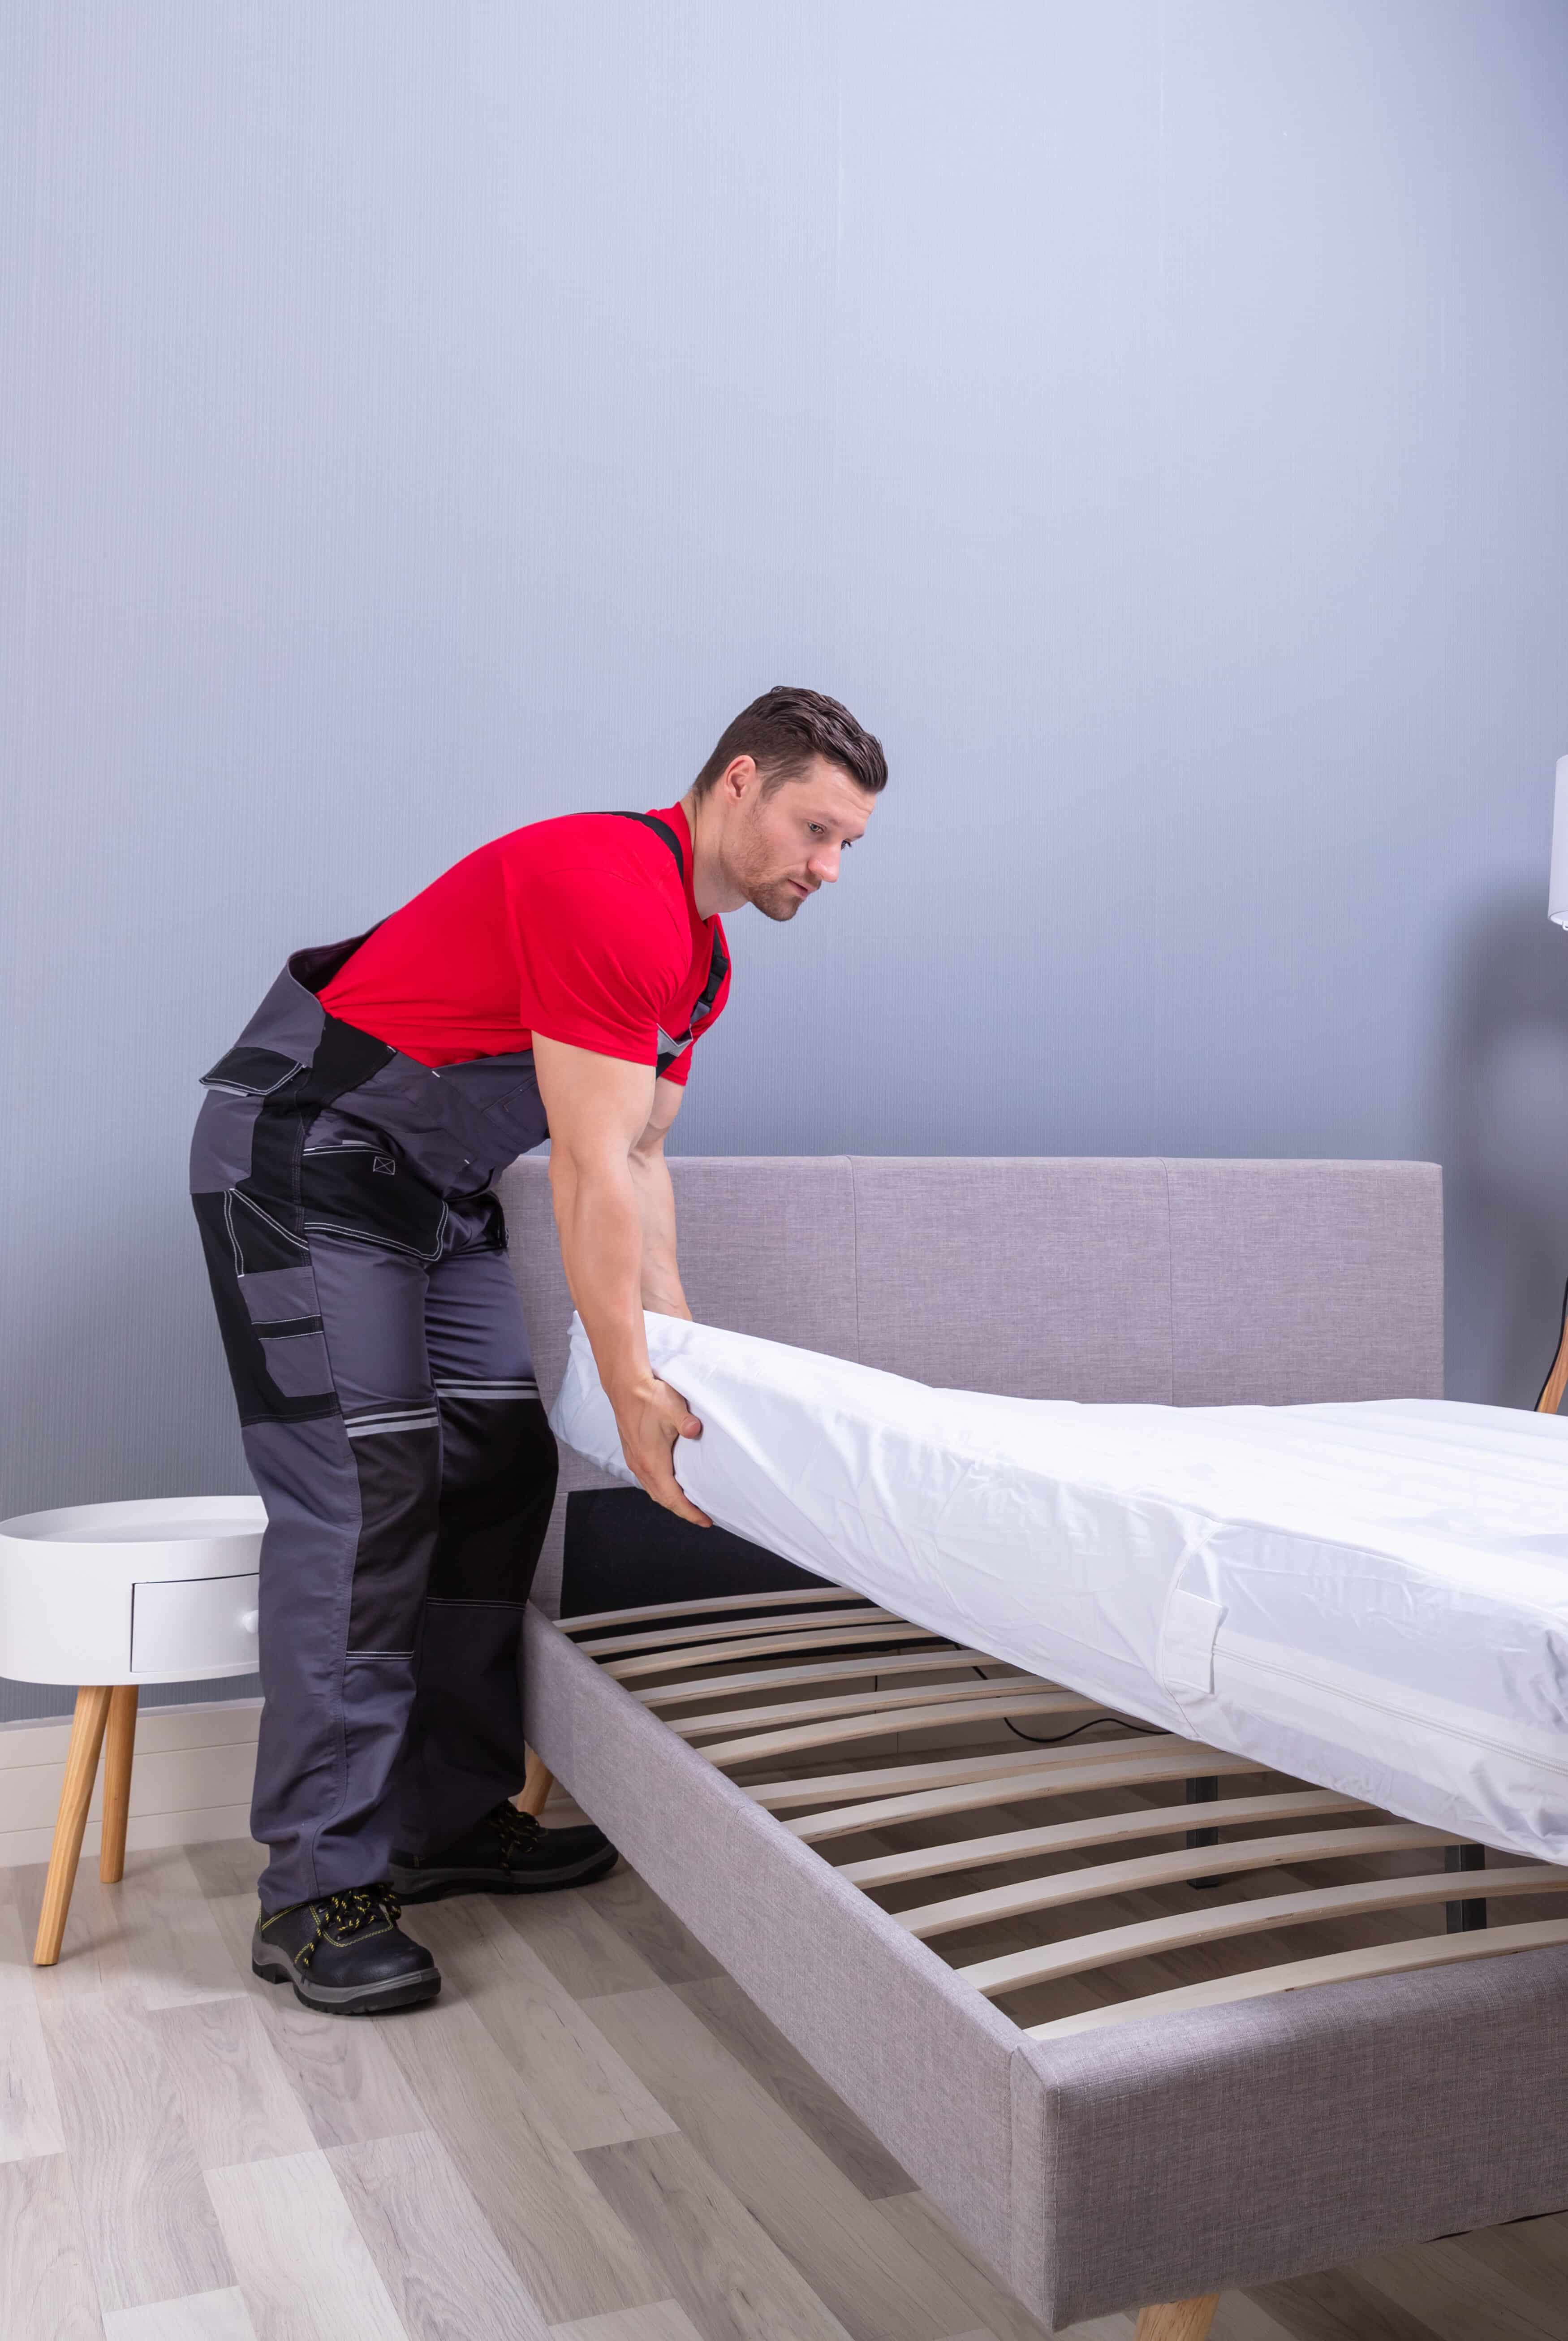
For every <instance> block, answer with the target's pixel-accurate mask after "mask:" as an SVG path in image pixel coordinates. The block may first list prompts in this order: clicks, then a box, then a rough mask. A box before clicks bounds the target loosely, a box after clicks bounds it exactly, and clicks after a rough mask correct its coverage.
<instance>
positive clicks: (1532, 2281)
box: [1455, 2211, 1568, 2326]
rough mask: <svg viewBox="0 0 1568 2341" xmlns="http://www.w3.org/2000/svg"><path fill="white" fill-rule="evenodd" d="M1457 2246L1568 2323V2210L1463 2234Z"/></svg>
mask: <svg viewBox="0 0 1568 2341" xmlns="http://www.w3.org/2000/svg"><path fill="white" fill-rule="evenodd" d="M1455 2248H1456V2249H1457V2250H1458V2251H1460V2252H1461V2253H1463V2255H1464V2257H1465V2258H1466V2259H1467V2260H1472V2261H1474V2262H1475V2263H1476V2265H1477V2266H1481V2267H1484V2268H1491V2269H1494V2270H1495V2271H1496V2273H1497V2274H1498V2275H1499V2276H1503V2277H1505V2278H1506V2279H1507V2281H1508V2282H1509V2283H1510V2284H1511V2285H1513V2286H1515V2287H1516V2288H1517V2289H1518V2290H1520V2291H1522V2292H1526V2293H1528V2294H1529V2295H1530V2297H1531V2298H1532V2299H1533V2300H1536V2301H1539V2302H1540V2303H1541V2304H1542V2305H1543V2306H1544V2307H1547V2308H1550V2309H1553V2311H1555V2312H1556V2313H1558V2314H1559V2315H1562V2316H1563V2317H1564V2320H1565V2326H1568V2211H1560V2212H1555V2213H1553V2215H1552V2216H1549V2217H1547V2218H1544V2219H1516V2220H1514V2221H1513V2225H1512V2226H1506V2227H1483V2228H1480V2229H1479V2230H1478V2231H1477V2232H1476V2233H1475V2234H1474V2235H1470V2236H1460V2237H1459V2238H1458V2239H1457V2242H1456V2246H1455Z"/></svg>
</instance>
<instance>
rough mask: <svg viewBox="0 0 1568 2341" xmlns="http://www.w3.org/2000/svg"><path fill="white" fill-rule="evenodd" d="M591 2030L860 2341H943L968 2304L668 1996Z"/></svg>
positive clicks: (634, 2000) (619, 1997) (606, 2006)
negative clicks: (604, 2037) (606, 2040)
mask: <svg viewBox="0 0 1568 2341" xmlns="http://www.w3.org/2000/svg"><path fill="white" fill-rule="evenodd" d="M590 2012H591V2014H592V2016H593V2018H594V2021H595V2022H596V2023H597V2024H598V2025H599V2026H600V2029H601V2030H603V2031H604V2032H606V2033H607V2034H608V2036H609V2037H610V2040H611V2042H612V2043H613V2044H614V2046H615V2047H618V2048H619V2049H620V2052H621V2054H622V2055H623V2056H624V2057H625V2058H626V2060H627V2062H628V2063H629V2064H630V2066H631V2067H632V2068H633V2070H634V2071H636V2072H638V2073H640V2075H641V2077H642V2078H643V2079H644V2080H645V2081H646V2082H647V2083H648V2086H649V2087H650V2088H651V2089H652V2091H653V2093H654V2095H655V2096H656V2097H658V2098H659V2100H660V2103H661V2104H662V2105H664V2106H667V2107H669V2109H670V2112H671V2113H672V2114H673V2115H674V2116H675V2117H676V2119H677V2121H678V2122H679V2123H680V2129H681V2132H682V2134H683V2136H684V2137H686V2138H688V2139H689V2140H690V2143H691V2144H692V2145H693V2146H694V2147H697V2149H698V2150H699V2152H700V2153H701V2154H702V2155H703V2156H705V2157H706V2158H707V2160H708V2162H709V2164H710V2166H711V2167H712V2168H713V2169H714V2170H716V2171H719V2172H720V2173H722V2175H723V2177H724V2181H725V2184H726V2185H727V2187H729V2189H730V2190H731V2191H732V2192H733V2193H734V2194H735V2195H737V2196H738V2197H739V2199H740V2200H741V2202H743V2203H744V2204H745V2205H746V2207H747V2208H748V2209H749V2211H750V2212H751V2213H752V2214H753V2215H754V2216H755V2217H756V2218H758V2219H759V2221H760V2222H761V2224H762V2226H764V2227H765V2228H766V2229H767V2231H768V2233H769V2235H770V2236H772V2238H773V2240H774V2242H775V2243H777V2244H778V2245H779V2248H780V2249H781V2250H782V2251H785V2252H787V2253H788V2254H789V2256H790V2258H791V2259H792V2260H794V2262H795V2263H796V2265H797V2266H802V2267H807V2266H809V2269H810V2271H811V2285H812V2289H813V2290H814V2291H815V2292H817V2293H818V2294H819V2296H820V2297H821V2299H822V2300H823V2301H824V2302H825V2303H826V2305H827V2306H828V2307H829V2308H830V2309H831V2310H832V2312H833V2314H834V2315H835V2316H837V2317H838V2318H839V2321H840V2322H841V2323H842V2324H843V2325H844V2326H846V2327H847V2329H848V2330H849V2332H851V2333H852V2334H854V2335H855V2336H857V2341H944V2336H946V2335H948V2334H950V2333H960V2332H962V2331H963V2329H964V2327H965V2326H966V2325H972V2324H973V2322H974V2317H973V2313H972V2312H971V2311H968V2309H967V2307H966V2304H965V2302H964V2300H963V2299H962V2298H961V2297H960V2296H958V2294H957V2293H955V2292H954V2291H953V2290H952V2289H951V2287H950V2286H948V2285H947V2284H946V2282H945V2281H944V2280H943V2278H942V2277H941V2276H940V2275H939V2274H938V2272H937V2271H936V2270H935V2269H934V2268H932V2267H931V2266H929V2264H928V2263H926V2262H923V2261H921V2260H919V2259H918V2257H917V2256H916V2255H915V2254H914V2253H913V2252H912V2251H911V2250H910V2248H909V2246H908V2244H907V2243H906V2242H905V2240H904V2239H903V2237H902V2236H900V2235H899V2234H898V2231H897V2230H896V2229H892V2228H889V2227H888V2225H887V2224H886V2223H885V2222H884V2221H882V2220H881V2219H879V2218H878V2216H877V2207H876V2206H875V2205H873V2204H870V2203H868V2201H867V2200H866V2198H865V2197H864V2196H863V2195H861V2194H860V2192H859V2191H858V2188H857V2187H855V2186H854V2184H853V2183H852V2182H851V2181H850V2180H849V2179H848V2178H846V2177H845V2176H844V2174H843V2172H842V2171H841V2170H840V2169H839V2167H838V2166H837V2165H836V2164H835V2163H833V2162H831V2161H830V2160H829V2157H827V2155H825V2154H824V2153H823V2152H822V2151H821V2149H820V2148H819V2147H817V2146H816V2145H814V2144H813V2142H812V2140H811V2139H810V2138H809V2137H807V2135H806V2133H805V2132H804V2130H802V2129H800V2128H799V2127H797V2126H796V2124H795V2123H794V2122H793V2121H791V2119H790V2118H789V2115H788V2114H787V2113H786V2112H785V2110H784V2108H783V2107H782V2106H780V2105H779V2103H778V2101H777V2099H775V2098H774V2097H771V2096H770V2095H769V2092H768V2091H767V2090H766V2089H764V2088H762V2087H760V2086H759V2083H758V2082H756V2081H755V2080H754V2079H753V2078H752V2077H751V2076H750V2074H749V2073H748V2072H747V2071H746V2070H745V2068H744V2067H742V2066H740V2065H739V2064H738V2063H737V2062H736V2060H735V2059H734V2057H731V2056H730V2055H729V2050H728V2049H727V2048H725V2047H723V2046H722V2045H721V2043H720V2042H719V2040H718V2039H716V2038H715V2037H714V2036H713V2034H712V2033H710V2031H709V2030H708V2028H707V2027H706V2026H705V2025H704V2024H703V2023H702V2022H701V2020H700V2017H698V2016H696V2015H695V2014H694V2013H693V2011H692V2010H691V2009H690V2007H687V2006H686V2005H685V2003H684V2001H682V2000H681V1999H680V1998H679V1997H677V1995H676V1993H675V1992H674V1991H673V1990H671V1989H670V1988H669V1987H663V1988H660V1989H655V1990H653V1991H641V1992H622V1993H618V1994H616V1995H614V1996H613V1997H610V1998H608V1999H600V2000H595V2001H594V2002H593V2003H592V2004H591V2010H590Z"/></svg>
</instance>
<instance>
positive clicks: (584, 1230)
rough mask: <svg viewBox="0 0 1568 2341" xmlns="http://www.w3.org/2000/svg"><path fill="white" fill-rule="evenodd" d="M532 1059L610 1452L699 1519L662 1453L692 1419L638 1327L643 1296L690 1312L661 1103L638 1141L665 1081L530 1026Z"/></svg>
mask: <svg viewBox="0 0 1568 2341" xmlns="http://www.w3.org/2000/svg"><path fill="white" fill-rule="evenodd" d="M533 1061H534V1068H535V1071H536V1072H537V1074H538V1078H539V1093H540V1096H541V1099H542V1101H543V1103H544V1110H545V1112H546V1114H547V1116H548V1117H549V1121H550V1184H551V1194H552V1196H553V1199H554V1202H555V1223H556V1227H557V1229H558V1230H559V1232H560V1236H561V1260H562V1262H563V1264H564V1266H565V1269H566V1280H567V1283H568V1284H569V1285H570V1287H571V1297H572V1300H573V1301H574V1302H575V1303H576V1307H577V1312H578V1314H579V1316H580V1317H581V1319H582V1322H583V1326H584V1328H585V1330H586V1331H587V1334H588V1338H589V1340H590V1343H591V1344H592V1347H593V1356H594V1362H595V1364H596V1365H597V1366H598V1368H599V1379H600V1381H601V1382H602V1384H603V1385H604V1390H605V1395H606V1396H607V1398H608V1399H609V1400H610V1405H611V1406H612V1407H613V1408H614V1410H615V1421H616V1428H617V1429H618V1430H619V1431H620V1445H621V1450H622V1452H623V1453H624V1455H625V1457H626V1460H627V1464H628V1466H629V1468H630V1470H631V1472H632V1474H633V1475H634V1477H635V1478H636V1479H638V1481H639V1482H640V1485H641V1486H642V1487H644V1488H645V1489H647V1490H648V1493H649V1494H650V1496H651V1497H652V1498H653V1499H654V1500H655V1502H656V1503H660V1504H662V1505H664V1507H665V1508H666V1509H667V1510H669V1511H672V1512H675V1513H677V1514H678V1515H679V1516H680V1519H686V1520H691V1521H694V1522H695V1523H696V1524H697V1525H698V1526H699V1527H701V1528H709V1527H710V1526H711V1525H712V1523H711V1522H710V1520H709V1519H707V1518H706V1516H705V1515H704V1514H703V1513H701V1512H700V1511H699V1510H698V1509H697V1507H696V1506H695V1505H694V1504H692V1503H690V1502H689V1501H688V1500H687V1498H686V1496H685V1494H684V1493H683V1492H682V1489H681V1488H680V1482H679V1481H678V1480H677V1479H676V1477H675V1467H674V1462H673V1449H674V1444H675V1441H676V1439H696V1438H698V1437H700V1434H701V1430H702V1426H701V1424H700V1422H699V1421H698V1420H697V1419H696V1417H695V1416H694V1415H693V1414H692V1412H691V1410H690V1408H689V1407H688V1405H687V1403H686V1401H685V1400H684V1399H683V1398H682V1397H681V1395H680V1391H679V1390H672V1389H671V1388H670V1385H669V1383H668V1382H664V1381H660V1379H659V1377H658V1376H657V1375H656V1374H655V1373H654V1371H653V1369H652V1367H651V1366H650V1363H649V1360H648V1343H647V1340H646V1337H645V1335H644V1332H643V1325H642V1311H643V1308H644V1306H645V1305H646V1306H648V1307H650V1308H653V1307H659V1308H661V1309H665V1310H666V1313H667V1314H680V1315H681V1316H688V1315H690V1310H688V1309H687V1307H686V1302H685V1296H684V1295H683V1294H682V1293H681V1291H680V1276H679V1273H678V1272H677V1271H676V1270H675V1254H674V1201H673V1198H672V1197H668V1189H669V1180H670V1173H669V1170H668V1168H667V1167H666V1165H665V1163H664V1159H663V1151H664V1150H663V1131H664V1130H666V1129H668V1128H669V1125H670V1121H672V1120H673V1118H674V1116H673V1111H670V1110H668V1109H665V1110H664V1111H663V1119H662V1126H661V1127H660V1129H659V1131H658V1136H657V1142H656V1143H652V1142H650V1141H649V1138H648V1133H649V1131H650V1125H653V1124H654V1123H655V1121H656V1113H657V1111H658V1105H659V1101H658V1100H657V1097H656V1091H658V1090H661V1089H662V1090H669V1089H671V1088H674V1087H675V1086H676V1085H675V1084H674V1083H672V1082H668V1081H666V1082H656V1081H655V1080H654V1075H653V1068H652V1067H651V1066H650V1065H629V1064H626V1063H623V1062H622V1061H621V1060H620V1058H618V1057H600V1056H598V1055H596V1054H595V1053H594V1052H593V1051H591V1050H588V1049H577V1048H573V1047H571V1045H570V1044H569V1043H567V1042H566V1041H551V1040H550V1039H548V1038H547V1037H546V1036H545V1034H543V1033H542V1032H536V1033H535V1034H534V1036H533ZM676 1102H677V1103H679V1099H677V1101H676ZM640 1147H641V1148H643V1150H644V1154H645V1158H647V1157H649V1156H650V1154H651V1155H652V1156H656V1158H657V1160H656V1161H652V1160H650V1159H645V1160H644V1161H643V1162H642V1163H641V1165H640V1167H639V1168H638V1169H637V1170H634V1169H633V1167H632V1155H633V1151H635V1150H637V1149H638V1148H640ZM660 1182H662V1185H661V1183H660ZM667 1197H668V1200H667ZM645 1199H646V1203H647V1209H648V1210H649V1212H650V1220H651V1224H652V1226H653V1229H654V1232H655V1246H654V1250H655V1255H656V1256H655V1259H654V1260H652V1261H650V1268H651V1269H652V1270H653V1288H654V1290H655V1291H656V1292H657V1294H658V1296H659V1297H658V1299H657V1300H653V1299H647V1300H645V1294H646V1292H647V1290H648V1287H647V1285H646V1283H645V1279H644V1270H643V1253H644V1232H643V1231H644V1204H645ZM666 1225H667V1230H668V1231H667V1236H666ZM666 1255H667V1257H666ZM671 1279H672V1280H673V1286H672V1290H671V1285H670V1280H671ZM671 1299H679V1300H680V1309H679V1310H678V1311H675V1310H669V1309H668V1308H667V1305H666V1304H667V1303H668V1302H669V1301H670V1300H671Z"/></svg>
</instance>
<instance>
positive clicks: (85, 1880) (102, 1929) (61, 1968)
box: [12, 1862, 134, 2007]
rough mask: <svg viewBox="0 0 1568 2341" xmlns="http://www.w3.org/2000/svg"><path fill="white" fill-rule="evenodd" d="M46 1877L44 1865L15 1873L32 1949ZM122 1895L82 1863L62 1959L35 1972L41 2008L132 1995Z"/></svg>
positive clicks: (26, 1935) (27, 1940) (24, 1933)
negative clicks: (121, 1902)
mask: <svg viewBox="0 0 1568 2341" xmlns="http://www.w3.org/2000/svg"><path fill="white" fill-rule="evenodd" d="M46 1874H47V1872H46V1868H45V1864H44V1863H42V1862H29V1863H28V1864H26V1865H25V1867H23V1868H17V1869H15V1870H14V1871H13V1872H12V1877H13V1879H14V1881H15V1883H14V1891H15V1901H16V1913H17V1917H18V1918H20V1920H21V1924H22V1939H23V1941H24V1942H25V1943H26V1944H28V1945H31V1944H32V1943H33V1942H34V1941H35V1938H36V1936H37V1932H38V1913H39V1910H40V1908H42V1905H43V1900H44V1880H45V1876H46ZM119 1892H120V1889H119V1888H118V1887H117V1886H105V1885H104V1883H103V1882H102V1880H101V1879H100V1878H99V1876H98V1866H97V1864H96V1862H92V1863H84V1865H83V1867H82V1868H80V1869H79V1870H78V1871H77V1873H76V1883H75V1886H74V1888H73V1890H72V1895H71V1908H70V1909H69V1910H68V1911H67V1913H66V1915H65V1937H64V1938H63V1940H62V1942H61V1945H60V1957H59V1959H58V1961H57V1962H56V1964H55V1966H54V1967H35V1968H34V1969H33V1971H32V1973H33V1989H34V1991H35V1993H36V1995H37V1998H38V2005H39V2007H51V2006H53V2005H55V2004H56V2003H57V2002H60V2001H64V2000H72V1999H83V1998H85V1999H112V1998H115V1997H120V1996H121V1995H122V1994H124V1995H126V1996H128V1997H134V1983H133V1981H132V1977H131V1962H130V1953H129V1946H128V1942H127V1938H126V1936H125V1931H124V1928H123V1926H122V1925H121V1919H120V1904H119V1899H118V1897H119Z"/></svg>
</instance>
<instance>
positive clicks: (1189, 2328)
mask: <svg viewBox="0 0 1568 2341" xmlns="http://www.w3.org/2000/svg"><path fill="white" fill-rule="evenodd" d="M1218 2306H1219V2295H1218V2293H1217V2292H1206V2293H1204V2294H1202V2295H1201V2296H1199V2297H1198V2298H1197V2299H1196V2300H1162V2301H1156V2302H1153V2303H1151V2304H1150V2306H1148V2307H1147V2308H1144V2309H1140V2310H1139V2312H1138V2329H1137V2332H1136V2335H1135V2336H1134V2341H1206V2335H1207V2333H1208V2329H1209V2326H1211V2325H1212V2324H1213V2323H1214V2313H1215V2310H1216V2308H1217V2307H1218Z"/></svg>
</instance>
